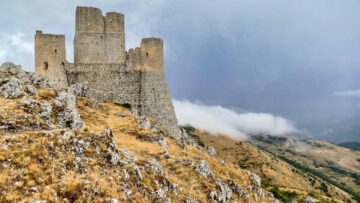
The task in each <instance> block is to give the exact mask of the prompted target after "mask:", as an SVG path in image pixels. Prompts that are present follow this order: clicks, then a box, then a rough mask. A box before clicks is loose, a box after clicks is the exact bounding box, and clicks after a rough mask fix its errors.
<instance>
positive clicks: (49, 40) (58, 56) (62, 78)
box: [35, 30, 68, 88]
mask: <svg viewBox="0 0 360 203" xmlns="http://www.w3.org/2000/svg"><path fill="white" fill-rule="evenodd" d="M66 63H67V62H66V50H65V35H54V34H43V33H42V31H40V30H37V31H36V35H35V73H37V74H42V75H46V76H48V78H49V83H50V84H51V85H53V86H56V87H58V88H65V87H67V86H68V83H67V77H66V72H65V65H66Z"/></svg>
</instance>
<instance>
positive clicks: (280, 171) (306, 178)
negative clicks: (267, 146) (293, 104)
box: [195, 131, 351, 202]
mask: <svg viewBox="0 0 360 203" xmlns="http://www.w3.org/2000/svg"><path fill="white" fill-rule="evenodd" d="M195 134H196V135H198V136H199V138H200V139H201V140H202V141H203V142H204V143H205V144H207V145H209V146H213V147H214V148H215V149H216V151H217V152H218V154H219V157H220V158H222V159H224V160H226V161H228V162H232V163H235V164H238V165H239V166H240V167H242V168H247V169H249V170H251V171H254V172H255V173H257V174H259V175H261V177H262V181H263V183H264V186H265V187H268V188H269V189H270V188H271V186H277V187H279V188H280V190H285V191H295V192H296V193H298V194H300V195H299V197H298V198H299V199H301V198H303V197H305V196H307V195H312V196H313V197H316V198H317V199H318V200H322V201H331V199H334V200H336V201H338V202H346V201H347V199H351V198H350V196H349V195H348V194H347V193H345V192H343V191H341V190H339V189H338V188H336V187H333V186H331V185H329V184H328V183H326V182H324V181H323V180H322V179H320V178H318V177H315V176H314V175H312V174H309V173H304V172H303V171H301V170H299V169H297V168H295V167H293V166H291V165H290V164H288V163H286V162H284V161H283V160H281V159H279V158H277V157H274V156H273V155H271V154H270V153H266V152H264V151H262V150H259V149H258V148H256V147H255V146H253V145H251V144H249V143H247V142H241V141H236V140H233V139H231V138H229V137H227V136H223V135H213V134H209V133H206V132H202V131H196V132H195ZM321 183H325V184H327V186H328V190H329V191H328V194H330V195H331V198H329V197H327V195H326V194H325V193H324V192H323V191H322V190H321Z"/></svg>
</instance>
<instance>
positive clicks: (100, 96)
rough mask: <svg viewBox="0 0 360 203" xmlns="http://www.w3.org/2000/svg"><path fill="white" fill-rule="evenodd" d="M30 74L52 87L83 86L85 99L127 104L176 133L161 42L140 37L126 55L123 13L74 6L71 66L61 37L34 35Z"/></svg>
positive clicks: (63, 38)
mask: <svg viewBox="0 0 360 203" xmlns="http://www.w3.org/2000/svg"><path fill="white" fill-rule="evenodd" d="M35 73H36V74H43V75H46V76H48V78H49V82H50V83H51V84H52V85H53V86H55V87H58V88H66V87H69V86H71V85H75V84H83V85H84V84H86V85H87V86H88V87H89V91H88V93H87V94H86V95H84V96H86V97H89V98H92V99H96V100H99V101H101V102H112V103H129V104H131V106H132V107H135V108H136V109H137V110H138V112H139V114H140V115H142V116H147V117H152V118H154V119H155V120H157V121H158V122H159V123H160V124H162V125H163V126H164V127H165V128H167V129H168V130H169V131H170V132H172V133H174V134H178V133H179V128H178V125H177V119H176V115H175V111H174V107H173V104H172V101H171V96H170V92H169V89H168V85H167V82H166V78H165V73H164V56H163V41H162V40H161V39H159V38H144V39H142V40H141V46H140V47H137V48H135V49H130V50H129V51H126V48H125V27H124V15H123V14H121V13H116V12H108V13H106V15H105V16H103V14H102V11H101V10H100V9H98V8H92V7H77V9H76V25H75V39H74V63H69V62H68V61H66V49H65V36H64V35H56V34H44V33H43V32H42V31H40V30H37V31H36V35H35Z"/></svg>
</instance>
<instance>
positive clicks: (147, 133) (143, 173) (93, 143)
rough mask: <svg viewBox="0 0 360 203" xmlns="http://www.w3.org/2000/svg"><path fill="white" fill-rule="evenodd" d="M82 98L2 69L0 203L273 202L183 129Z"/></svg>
mask: <svg viewBox="0 0 360 203" xmlns="http://www.w3.org/2000/svg"><path fill="white" fill-rule="evenodd" d="M84 91H87V87H86V86H81V85H75V86H72V87H70V88H68V89H60V90H56V89H53V88H52V87H50V86H49V85H48V82H47V79H46V78H44V77H42V76H38V75H35V74H34V73H29V72H24V71H22V70H21V68H20V66H16V65H14V64H13V63H5V64H3V65H2V66H1V67H0V201H1V202H9V201H23V202H42V201H43V200H44V201H47V202H74V201H78V202H84V201H86V202H100V201H101V202H113V203H114V202H118V201H121V202H123V201H126V202H171V201H175V202H198V201H199V202H278V200H277V199H276V198H274V197H273V195H272V193H270V192H267V191H265V190H264V189H262V188H261V179H260V177H259V176H257V175H256V174H254V173H251V172H250V171H249V170H242V169H239V168H237V167H236V166H235V165H234V164H232V163H228V162H224V161H222V160H221V159H219V158H217V153H216V151H215V150H214V149H213V148H211V147H207V148H204V147H203V146H201V144H200V145H199V143H198V142H197V140H195V139H193V138H192V137H191V136H189V135H187V134H186V132H185V131H184V130H183V133H182V135H181V136H180V137H175V136H173V135H172V134H170V133H168V132H167V131H166V130H165V129H164V128H162V127H161V126H160V125H158V124H157V122H156V121H154V120H152V119H151V118H145V117H141V116H138V115H137V113H136V109H130V108H125V107H128V106H126V105H121V104H112V103H98V102H96V101H93V100H89V99H86V98H83V97H81V95H83V94H84ZM306 201H307V202H311V199H307V200H306Z"/></svg>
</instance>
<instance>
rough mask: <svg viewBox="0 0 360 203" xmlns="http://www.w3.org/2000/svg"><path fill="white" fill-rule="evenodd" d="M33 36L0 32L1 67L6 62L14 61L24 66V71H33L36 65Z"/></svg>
mask: <svg viewBox="0 0 360 203" xmlns="http://www.w3.org/2000/svg"><path fill="white" fill-rule="evenodd" d="M30 39H32V40H33V36H32V35H31V36H30V35H27V36H25V35H24V34H23V33H21V32H18V33H15V34H12V35H9V34H6V33H1V32H0V65H1V64H2V63H4V62H6V61H12V62H14V63H16V64H19V65H23V69H24V70H27V71H31V70H32V68H31V64H34V61H33V60H34V43H33V42H32V41H30Z"/></svg>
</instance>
